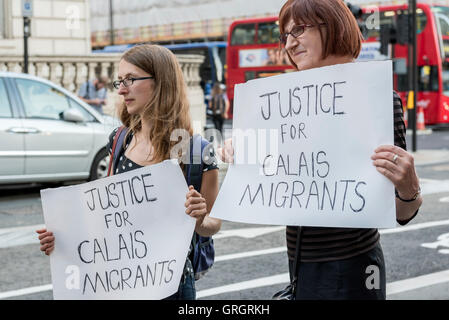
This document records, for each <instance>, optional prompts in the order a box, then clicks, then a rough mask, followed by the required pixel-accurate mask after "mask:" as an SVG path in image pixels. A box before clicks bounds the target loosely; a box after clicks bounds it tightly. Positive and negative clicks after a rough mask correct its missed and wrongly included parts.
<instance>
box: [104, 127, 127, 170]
mask: <svg viewBox="0 0 449 320" xmlns="http://www.w3.org/2000/svg"><path fill="white" fill-rule="evenodd" d="M123 129H125V126H121V127H120V128H118V130H117V133H116V134H115V136H114V142H113V143H112V152H111V155H110V158H109V168H108V176H110V175H111V174H112V164H113V163H114V158H115V149H116V148H117V141H118V140H119V138H120V135H121V133H122V131H123Z"/></svg>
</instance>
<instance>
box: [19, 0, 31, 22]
mask: <svg viewBox="0 0 449 320" xmlns="http://www.w3.org/2000/svg"><path fill="white" fill-rule="evenodd" d="M22 16H23V17H28V18H31V17H32V16H33V0H22Z"/></svg>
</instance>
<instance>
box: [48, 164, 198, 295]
mask: <svg viewBox="0 0 449 320" xmlns="http://www.w3.org/2000/svg"><path fill="white" fill-rule="evenodd" d="M187 192H188V188H187V184H186V182H185V179H184V177H183V175H182V172H181V170H180V168H179V165H177V164H176V163H174V162H171V161H164V162H162V163H160V164H157V165H153V166H148V167H144V168H141V169H136V170H133V171H130V172H127V173H123V174H120V175H115V176H112V177H108V178H105V179H101V180H97V181H93V182H90V183H86V184H81V185H76V186H70V187H63V188H58V189H47V190H43V191H41V197H42V206H43V211H44V218H45V224H46V227H47V229H48V230H50V231H52V232H53V233H54V235H55V250H54V252H53V253H52V254H51V255H50V264H51V274H52V282H53V295H54V298H55V299H161V298H164V297H167V296H169V295H171V294H173V293H175V292H176V291H177V290H178V286H179V282H180V279H181V275H182V271H183V267H184V264H185V260H186V256H187V251H188V248H189V244H190V240H191V238H192V234H193V230H194V226H195V220H194V219H192V218H191V217H189V216H188V215H186V214H185V207H184V203H185V195H186V194H187Z"/></svg>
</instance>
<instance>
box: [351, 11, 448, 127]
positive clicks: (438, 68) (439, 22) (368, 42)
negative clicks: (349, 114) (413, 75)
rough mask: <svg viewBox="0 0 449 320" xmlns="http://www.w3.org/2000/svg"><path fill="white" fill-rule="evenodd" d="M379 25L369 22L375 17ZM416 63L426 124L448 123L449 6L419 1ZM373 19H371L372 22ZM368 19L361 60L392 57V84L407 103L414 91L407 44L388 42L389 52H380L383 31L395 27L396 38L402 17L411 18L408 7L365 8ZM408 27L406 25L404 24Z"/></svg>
mask: <svg viewBox="0 0 449 320" xmlns="http://www.w3.org/2000/svg"><path fill="white" fill-rule="evenodd" d="M376 14H377V19H378V22H379V24H380V25H379V26H377V27H375V28H373V26H371V28H370V24H372V23H373V21H376V19H373V17H374V16H373V15H376ZM416 14H417V64H418V95H417V97H416V98H417V99H416V101H417V107H418V108H419V107H422V108H423V111H424V119H425V124H430V125H436V124H448V123H449V7H447V6H432V5H428V4H424V3H418V4H417V10H416ZM370 18H371V21H370ZM362 20H363V21H365V22H367V23H365V24H364V27H363V28H362V30H363V34H364V38H365V42H364V43H363V47H362V52H361V54H360V56H359V60H361V61H363V60H373V59H392V60H393V75H394V79H393V83H394V88H395V90H396V91H397V92H398V93H399V95H400V96H401V98H402V101H403V103H404V106H405V105H406V102H407V93H408V92H409V91H410V90H411V88H410V85H409V77H408V72H407V70H408V66H409V63H408V61H409V59H408V45H406V44H399V43H396V44H389V45H388V50H387V52H386V54H384V55H382V54H381V53H380V52H379V49H380V46H381V40H382V39H381V37H382V35H381V33H382V32H381V30H382V27H384V30H385V29H387V28H385V26H392V25H393V26H396V28H395V32H396V40H397V41H398V36H399V33H400V32H403V31H404V30H401V28H404V25H401V22H400V21H401V20H402V21H403V22H405V23H406V22H407V20H408V6H407V5H395V6H381V7H379V8H378V10H374V9H372V10H371V9H365V10H364V15H363V18H362ZM405 27H406V26H405Z"/></svg>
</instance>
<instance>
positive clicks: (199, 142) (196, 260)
mask: <svg viewBox="0 0 449 320" xmlns="http://www.w3.org/2000/svg"><path fill="white" fill-rule="evenodd" d="M127 131H128V128H126V127H125V126H121V127H120V128H118V130H117V133H116V135H115V137H114V142H113V144H112V153H111V154H112V158H111V159H110V161H109V169H108V176H110V175H111V169H112V164H114V168H116V167H117V165H118V159H119V155H120V152H121V150H122V146H123V141H124V140H125V136H126V132H127ZM117 145H118V146H119V148H117ZM210 146H211V144H210V143H209V141H207V140H206V139H203V138H202V137H201V135H199V134H196V135H194V136H193V137H191V138H190V152H189V153H188V156H189V157H190V163H188V164H186V181H187V185H188V186H190V185H192V186H193V187H194V188H195V190H197V191H198V192H200V190H201V181H202V178H203V158H206V157H205V156H204V157H203V155H207V152H208V151H209V152H210ZM191 244H192V247H193V250H192V253H191V256H190V258H191V262H192V266H193V272H194V275H195V280H199V279H200V278H201V277H203V276H204V274H206V272H207V271H209V269H210V268H211V267H212V265H213V264H214V259H215V249H214V240H213V239H212V237H203V236H200V235H199V234H198V233H196V232H193V236H192V242H191Z"/></svg>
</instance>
